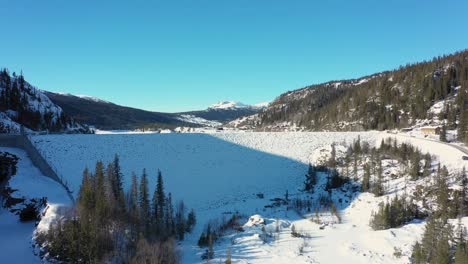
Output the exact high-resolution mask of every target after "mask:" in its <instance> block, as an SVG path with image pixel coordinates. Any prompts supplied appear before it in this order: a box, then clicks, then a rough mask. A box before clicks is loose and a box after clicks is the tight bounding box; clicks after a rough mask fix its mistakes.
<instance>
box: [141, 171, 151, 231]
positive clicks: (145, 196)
mask: <svg viewBox="0 0 468 264" xmlns="http://www.w3.org/2000/svg"><path fill="white" fill-rule="evenodd" d="M139 198H140V200H139V207H140V220H141V224H142V230H144V231H145V233H146V232H147V231H148V230H149V225H150V202H149V191H148V176H147V174H146V169H143V174H142V176H141V180H140V193H139Z"/></svg>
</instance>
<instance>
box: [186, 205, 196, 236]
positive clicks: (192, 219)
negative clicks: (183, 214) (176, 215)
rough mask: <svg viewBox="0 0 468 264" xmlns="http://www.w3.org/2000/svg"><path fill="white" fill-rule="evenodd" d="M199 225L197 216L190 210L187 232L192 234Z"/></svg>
mask: <svg viewBox="0 0 468 264" xmlns="http://www.w3.org/2000/svg"><path fill="white" fill-rule="evenodd" d="M196 223H197V218H196V216H195V211H194V210H193V209H192V210H190V212H189V214H188V216H187V229H186V231H187V232H189V233H190V232H192V229H193V227H194V226H195V225H196Z"/></svg>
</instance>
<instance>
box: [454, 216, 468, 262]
mask: <svg viewBox="0 0 468 264" xmlns="http://www.w3.org/2000/svg"><path fill="white" fill-rule="evenodd" d="M466 263H468V245H467V241H466V228H465V227H464V226H463V225H462V224H461V220H460V219H459V220H458V227H457V237H456V248H455V264H466Z"/></svg>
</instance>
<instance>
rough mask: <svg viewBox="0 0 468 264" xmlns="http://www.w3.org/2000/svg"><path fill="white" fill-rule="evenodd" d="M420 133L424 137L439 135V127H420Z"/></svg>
mask: <svg viewBox="0 0 468 264" xmlns="http://www.w3.org/2000/svg"><path fill="white" fill-rule="evenodd" d="M421 133H423V134H424V135H439V134H440V127H436V126H434V127H432V126H427V127H421Z"/></svg>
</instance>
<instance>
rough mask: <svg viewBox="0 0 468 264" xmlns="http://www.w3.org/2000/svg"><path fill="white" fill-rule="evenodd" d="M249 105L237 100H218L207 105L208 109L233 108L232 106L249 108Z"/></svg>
mask: <svg viewBox="0 0 468 264" xmlns="http://www.w3.org/2000/svg"><path fill="white" fill-rule="evenodd" d="M249 107H250V106H249V105H246V104H243V103H240V102H237V101H220V102H218V103H216V104H213V105H211V106H210V107H208V108H209V109H234V108H249Z"/></svg>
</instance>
